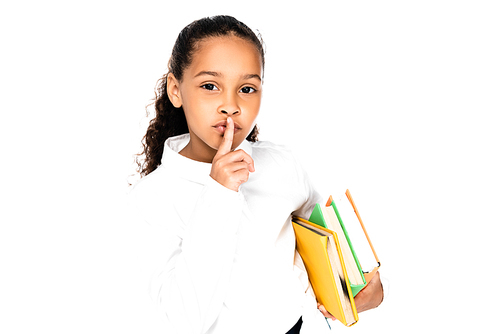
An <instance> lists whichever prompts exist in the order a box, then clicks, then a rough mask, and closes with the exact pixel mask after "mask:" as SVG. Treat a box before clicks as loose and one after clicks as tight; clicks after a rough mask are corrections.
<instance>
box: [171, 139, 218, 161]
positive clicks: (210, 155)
mask: <svg viewBox="0 0 500 334" xmlns="http://www.w3.org/2000/svg"><path fill="white" fill-rule="evenodd" d="M195 146H196V145H194V144H193V141H192V139H191V140H190V141H189V143H188V144H187V145H186V147H184V148H183V149H182V150H181V151H180V152H179V154H180V155H182V156H184V157H186V158H189V159H191V160H194V161H199V162H205V163H212V161H213V160H214V157H215V154H217V151H216V150H214V149H213V148H211V147H208V146H207V148H208V149H205V150H198V149H196V148H195Z"/></svg>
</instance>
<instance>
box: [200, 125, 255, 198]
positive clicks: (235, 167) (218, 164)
mask: <svg viewBox="0 0 500 334" xmlns="http://www.w3.org/2000/svg"><path fill="white" fill-rule="evenodd" d="M233 137H234V122H233V120H232V119H231V117H228V118H227V123H226V131H225V132H224V137H223V138H222V142H221V144H220V146H219V149H218V151H217V153H216V154H215V156H214V159H213V160H212V170H211V171H210V176H211V177H212V178H213V179H214V180H215V181H217V182H219V183H220V184H222V185H223V186H224V187H226V188H228V189H231V190H234V191H238V189H239V187H240V185H241V184H243V183H245V182H247V181H248V177H249V176H250V173H253V172H255V167H254V163H253V159H252V157H251V156H250V155H248V153H246V152H245V151H243V150H237V151H235V152H231V147H232V145H233Z"/></svg>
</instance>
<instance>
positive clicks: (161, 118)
mask: <svg viewBox="0 0 500 334" xmlns="http://www.w3.org/2000/svg"><path fill="white" fill-rule="evenodd" d="M231 34H232V35H234V36H237V37H240V38H242V39H244V40H247V41H249V42H251V43H253V44H254V45H255V47H256V48H257V51H258V52H259V54H260V55H261V59H262V68H264V42H263V41H262V38H261V37H260V36H259V37H257V35H256V34H255V33H254V32H253V31H252V30H251V29H250V28H249V27H248V26H246V25H245V24H244V23H242V22H240V21H238V20H236V19H235V18H234V17H231V16H224V15H221V16H213V17H206V18H203V19H200V20H197V21H194V22H192V23H191V24H189V25H187V26H186V27H185V28H184V29H183V30H182V31H181V32H180V33H179V36H178V37H177V40H176V42H175V44H174V47H173V49H172V56H171V57H170V60H169V62H168V72H167V73H166V74H165V75H164V76H163V77H162V78H161V79H160V80H158V83H157V85H156V89H155V102H154V103H152V104H154V106H155V117H154V118H153V119H152V120H151V121H150V122H149V127H148V129H147V131H146V134H145V135H144V137H143V139H142V146H143V149H144V150H143V151H142V152H141V153H139V154H138V155H137V157H136V162H137V164H138V166H139V167H138V170H137V171H138V172H139V174H140V175H141V177H142V176H146V175H148V174H149V173H151V172H152V171H154V170H155V169H156V168H158V166H159V165H160V164H161V158H162V155H163V148H164V145H165V141H166V140H167V139H168V138H169V137H173V136H177V135H181V134H185V133H188V132H189V130H188V125H187V122H186V117H185V115H184V110H183V109H182V107H180V108H176V107H174V106H173V104H172V102H171V101H170V99H169V97H168V95H167V77H168V75H169V73H172V74H173V75H174V77H176V78H178V79H179V80H182V76H183V74H184V70H185V69H186V68H187V67H188V66H189V65H190V64H191V62H192V59H193V55H194V54H195V52H196V51H197V50H198V47H199V44H200V42H201V41H202V40H203V39H205V38H208V37H219V36H227V35H231ZM258 133H259V131H258V128H257V126H255V127H254V128H253V130H252V131H251V132H250V134H249V135H248V136H247V138H246V139H247V140H248V141H251V142H255V141H257V140H258V138H257V137H258ZM142 155H144V161H143V162H142V163H141V162H140V161H139V157H141V156H142Z"/></svg>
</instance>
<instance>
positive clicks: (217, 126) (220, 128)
mask: <svg viewBox="0 0 500 334" xmlns="http://www.w3.org/2000/svg"><path fill="white" fill-rule="evenodd" d="M226 126H227V122H226V121H220V122H218V123H217V124H215V125H213V126H212V127H213V128H214V129H215V130H216V131H217V132H219V133H220V134H222V135H223V134H224V133H225V132H226ZM241 129H242V128H241V126H240V125H239V124H238V123H236V122H234V133H236V132H239V131H240V130H241Z"/></svg>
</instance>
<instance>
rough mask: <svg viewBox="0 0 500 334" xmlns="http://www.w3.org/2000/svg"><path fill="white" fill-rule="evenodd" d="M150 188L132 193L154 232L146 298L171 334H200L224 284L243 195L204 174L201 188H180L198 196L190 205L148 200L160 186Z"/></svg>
mask: <svg viewBox="0 0 500 334" xmlns="http://www.w3.org/2000/svg"><path fill="white" fill-rule="evenodd" d="M154 181H156V180H154ZM151 185H152V182H150V183H149V185H145V186H144V185H140V188H139V189H137V192H136V193H135V196H136V197H137V201H136V203H137V204H138V205H139V210H140V211H139V212H141V213H142V217H143V218H145V219H146V221H147V222H148V223H149V224H150V225H151V226H152V228H153V229H152V232H153V233H152V238H151V243H152V247H153V249H152V253H151V256H152V257H154V258H155V259H154V260H153V262H154V263H156V265H155V267H156V268H155V271H156V274H155V275H153V276H152V279H151V285H150V290H151V295H152V297H153V299H154V300H155V301H157V303H158V306H159V309H160V311H161V312H162V314H163V315H164V316H165V317H166V320H167V321H166V323H167V325H168V326H169V327H171V330H172V332H175V333H205V332H206V331H208V329H209V328H210V327H211V326H212V325H213V323H214V322H215V321H216V319H217V317H218V315H219V313H220V311H221V309H222V307H223V302H224V298H225V296H226V291H227V288H228V286H229V284H228V283H229V279H230V273H231V269H232V265H233V259H234V253H235V249H236V237H237V232H238V228H239V225H240V221H241V211H242V206H243V202H244V201H243V196H241V194H238V193H236V192H234V191H231V190H229V189H226V188H224V187H223V186H221V185H220V184H218V183H217V182H215V181H214V180H212V179H211V178H210V177H209V176H208V175H207V183H206V185H205V186H201V185H197V186H196V188H195V187H193V189H191V188H190V189H186V190H185V192H192V191H196V192H198V194H196V195H194V198H197V200H194V202H193V204H192V205H189V203H187V204H184V202H186V201H185V200H184V198H181V199H178V200H177V201H181V202H182V203H183V204H182V205H183V206H184V207H181V206H179V205H176V204H175V202H176V199H175V198H172V196H168V197H167V196H158V197H156V196H155V195H157V194H156V193H153V194H152V195H153V196H151V192H153V191H154V189H156V188H159V187H157V186H155V187H154V189H152V188H151V187H150V186H151ZM141 188H142V189H141ZM160 188H163V186H161V187H160ZM196 189H197V190H196Z"/></svg>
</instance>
